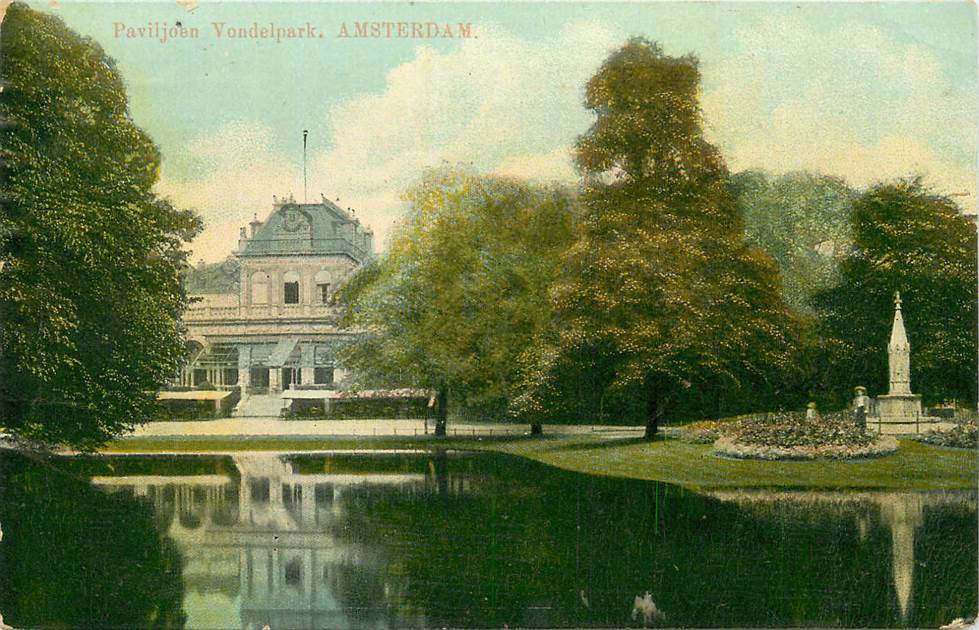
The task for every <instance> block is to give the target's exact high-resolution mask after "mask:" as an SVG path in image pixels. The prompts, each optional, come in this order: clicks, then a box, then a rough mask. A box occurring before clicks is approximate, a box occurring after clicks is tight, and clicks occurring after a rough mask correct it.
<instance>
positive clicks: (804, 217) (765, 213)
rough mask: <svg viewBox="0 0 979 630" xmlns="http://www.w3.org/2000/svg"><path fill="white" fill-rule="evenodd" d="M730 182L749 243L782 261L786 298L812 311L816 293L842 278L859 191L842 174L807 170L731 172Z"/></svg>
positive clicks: (801, 309) (803, 310)
mask: <svg viewBox="0 0 979 630" xmlns="http://www.w3.org/2000/svg"><path fill="white" fill-rule="evenodd" d="M731 187H732V189H733V191H734V194H735V195H736V196H737V201H738V206H739V208H740V210H741V213H742V215H743V216H744V222H745V234H746V236H747V239H748V242H749V243H751V244H753V245H756V246H757V247H760V248H761V249H763V250H764V251H765V252H766V253H767V254H768V255H769V256H771V257H772V258H774V259H775V262H776V263H778V267H779V272H780V274H781V277H782V288H783V293H784V295H785V301H786V303H787V304H788V305H789V306H791V307H792V308H793V309H794V310H796V311H798V312H800V313H804V314H807V315H809V314H811V313H812V312H813V307H812V296H813V295H815V294H816V293H818V292H819V291H821V290H823V289H827V288H829V287H830V286H832V285H834V284H836V281H837V280H838V277H837V267H838V262H839V260H840V258H842V257H843V256H844V255H845V254H846V252H847V251H848V249H849V247H850V220H849V217H850V207H851V206H852V205H853V202H854V200H855V199H856V197H857V193H856V191H854V190H853V189H852V188H850V187H849V186H847V185H846V182H844V181H843V180H841V179H839V178H836V177H830V176H827V175H818V174H815V173H807V172H796V173H787V174H785V175H781V176H778V177H772V176H769V175H767V174H766V173H764V172H761V171H744V172H741V173H738V174H736V175H733V176H732V177H731Z"/></svg>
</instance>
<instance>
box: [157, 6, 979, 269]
mask: <svg viewBox="0 0 979 630" xmlns="http://www.w3.org/2000/svg"><path fill="white" fill-rule="evenodd" d="M625 39H626V37H625V33H622V32H618V31H614V30H611V29H609V28H605V27H603V26H602V25H599V24H595V23H591V22H589V23H576V24H571V25H568V26H567V27H565V28H564V29H563V30H562V31H560V33H558V34H557V35H555V36H554V37H552V38H549V39H542V40H534V41H530V40H527V39H520V38H517V37H514V36H513V35H511V34H509V33H507V32H505V31H502V30H500V29H498V28H492V27H485V28H484V29H483V31H482V32H481V33H480V37H479V38H478V39H472V40H466V41H464V42H462V43H461V44H460V45H459V46H458V47H457V48H455V49H453V50H451V51H439V50H436V49H434V48H432V47H430V46H427V45H419V46H418V47H417V48H416V49H415V54H414V57H413V58H412V59H411V60H409V61H407V62H405V63H403V64H401V65H399V66H397V67H395V68H393V69H391V70H390V71H389V72H388V74H387V76H386V77H385V79H386V80H385V86H384V88H383V89H382V90H381V91H379V92H376V93H371V94H360V95H355V96H352V97H351V98H349V99H347V100H345V101H342V102H341V103H339V104H338V105H336V106H334V107H333V108H332V109H331V110H330V111H329V112H328V114H327V116H326V117H325V120H324V127H326V128H327V129H328V130H329V136H330V142H329V147H330V148H329V149H328V150H326V151H321V152H318V153H315V154H313V155H311V156H310V161H309V191H310V198H311V199H316V198H318V195H319V192H320V191H322V192H324V193H325V194H326V195H328V196H329V197H330V198H332V199H335V198H337V197H339V199H340V201H339V204H340V205H342V206H343V207H348V206H349V207H353V208H354V209H355V210H356V211H357V214H358V216H359V217H360V218H361V220H362V222H364V223H365V224H367V225H370V226H372V227H373V228H374V229H375V233H376V235H377V237H378V239H377V240H378V242H379V243H383V242H384V240H385V238H386V236H387V235H388V233H389V232H390V229H391V227H392V226H393V225H394V224H395V223H396V221H397V220H398V219H399V218H400V217H401V214H402V204H401V201H400V193H401V192H402V191H403V190H404V189H405V188H406V187H408V186H410V185H411V184H412V183H413V182H415V181H417V179H418V178H419V176H420V175H421V173H422V171H423V170H424V169H426V168H429V167H435V166H438V165H440V164H443V163H448V164H457V163H463V164H467V165H469V166H471V167H472V168H474V169H476V170H479V171H482V172H495V173H500V174H505V175H511V176H520V177H526V178H530V179H557V180H565V181H573V180H574V178H575V174H574V170H573V168H572V165H571V159H570V146H571V144H572V143H573V142H574V139H575V136H576V135H577V134H578V133H581V132H583V131H584V130H585V129H587V127H588V125H589V124H590V122H591V115H590V114H589V113H588V112H587V111H586V110H585V109H584V107H583V106H582V97H583V86H584V84H585V82H586V81H587V80H588V78H589V77H590V76H591V75H592V74H593V73H594V71H595V69H596V68H597V67H598V65H599V64H600V63H601V62H602V60H603V59H604V58H605V57H606V56H607V55H608V53H609V51H610V50H612V49H614V48H615V47H616V46H618V45H620V44H621V43H622V42H623V41H624V40H625ZM737 39H738V42H739V46H740V50H741V51H743V52H742V53H740V54H737V55H734V56H729V57H727V58H724V59H722V60H721V61H719V62H713V63H704V64H703V65H702V66H701V69H702V72H703V75H704V99H703V107H704V113H705V120H706V123H707V128H708V137H709V139H710V140H711V141H713V142H715V143H717V144H718V146H719V147H720V149H721V150H722V153H723V154H724V156H725V157H726V159H727V160H728V163H729V166H730V167H731V169H732V171H738V170H742V169H745V168H765V169H768V170H770V171H774V172H783V171H789V170H798V169H811V170H816V171H821V172H825V173H829V174H834V175H838V176H841V177H844V178H846V179H847V180H849V181H850V182H851V183H852V184H854V185H857V186H864V185H867V184H869V183H871V182H873V181H877V180H879V179H885V178H892V177H899V176H906V175H910V174H913V173H921V174H924V175H925V176H926V181H928V182H929V183H931V184H932V185H934V186H936V188H938V189H939V190H940V191H943V192H959V191H968V192H970V193H972V197H966V198H959V200H960V201H963V200H964V201H965V205H967V206H968V207H967V209H970V210H971V209H973V208H974V203H975V173H974V167H973V164H974V162H975V144H974V142H975V135H976V133H975V130H976V123H975V103H974V97H973V95H972V94H971V93H966V92H965V91H963V90H961V89H959V88H958V87H957V86H955V85H953V84H951V82H950V80H949V79H947V78H946V77H945V76H944V75H943V74H942V64H941V63H940V60H939V59H938V58H936V56H935V53H934V52H933V51H931V50H930V49H927V48H924V47H922V46H920V45H917V44H915V43H913V42H911V43H909V42H904V41H896V40H894V39H892V38H889V37H888V36H886V35H884V34H882V33H881V32H880V31H878V30H876V29H875V28H873V27H869V26H866V25H860V24H845V25H843V26H840V27H836V28H833V29H824V30H814V29H813V28H812V27H811V26H809V25H807V24H806V23H804V22H802V21H800V20H797V19H795V18H774V17H769V18H765V19H763V20H761V21H760V22H759V23H756V24H754V25H752V27H751V28H745V29H743V30H741V31H739V32H738V33H737ZM272 133H273V131H272V130H271V129H269V128H267V127H264V126H262V125H261V124H258V123H256V122H254V121H239V122H235V123H232V124H229V125H227V126H225V127H224V128H222V129H219V130H217V131H216V132H215V133H213V134H210V135H209V136H208V137H207V138H202V139H198V140H196V141H194V142H191V143H190V144H189V145H187V147H186V153H187V156H186V157H187V161H189V162H191V163H195V164H197V165H199V172H200V173H201V174H200V176H199V177H196V178H193V179H185V180H177V179H174V178H172V177H168V176H167V171H166V169H164V180H163V182H162V183H161V185H160V189H161V191H163V192H165V193H168V194H170V195H172V197H173V198H174V199H175V201H177V202H178V203H179V204H180V205H184V206H191V207H197V208H199V209H200V210H201V211H202V212H203V214H204V216H205V220H206V223H207V227H206V231H205V233H204V234H203V235H202V236H200V237H199V238H198V240H197V241H196V242H195V243H194V250H195V254H194V257H195V258H198V257H202V258H205V259H207V260H217V259H220V258H223V257H224V256H225V255H227V254H228V253H229V252H230V251H231V250H232V249H234V246H235V244H236V242H237V237H238V226H240V225H243V224H244V223H246V222H247V221H248V220H249V219H250V218H251V214H252V213H253V212H258V213H259V215H260V216H262V215H264V214H266V213H267V212H268V211H269V210H270V209H271V197H272V195H273V194H285V193H288V192H290V191H292V192H295V193H296V196H297V197H299V196H300V195H299V193H300V192H301V190H302V181H301V174H300V173H301V170H300V166H299V165H298V164H296V163H295V157H294V156H286V155H283V154H280V153H277V152H275V151H274V150H273V149H272V148H271V146H272V142H271V138H272Z"/></svg>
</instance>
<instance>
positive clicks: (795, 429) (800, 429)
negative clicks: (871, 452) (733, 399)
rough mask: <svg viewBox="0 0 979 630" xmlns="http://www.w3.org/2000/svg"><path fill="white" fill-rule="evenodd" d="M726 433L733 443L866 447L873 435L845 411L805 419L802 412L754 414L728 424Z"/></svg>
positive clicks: (872, 439) (780, 445)
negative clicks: (815, 418)
mask: <svg viewBox="0 0 979 630" xmlns="http://www.w3.org/2000/svg"><path fill="white" fill-rule="evenodd" d="M725 433H726V434H727V435H728V436H730V437H731V438H732V439H733V440H734V441H735V442H738V443H741V444H752V445H757V446H777V447H796V446H813V447H816V446H867V445H869V444H871V443H872V442H873V441H874V439H875V437H876V435H875V434H874V433H871V432H868V431H866V430H864V429H860V428H858V427H857V426H856V424H855V423H854V421H853V418H852V417H851V416H850V414H849V413H848V412H845V411H843V412H837V413H833V414H827V415H825V416H823V417H821V418H819V419H817V420H806V415H805V412H779V413H773V414H768V415H767V416H755V417H754V418H752V419H746V420H741V421H739V422H737V423H734V424H732V425H731V428H730V429H728V430H726V431H725Z"/></svg>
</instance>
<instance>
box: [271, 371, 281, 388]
mask: <svg viewBox="0 0 979 630" xmlns="http://www.w3.org/2000/svg"><path fill="white" fill-rule="evenodd" d="M281 391H282V368H281V367H270V368H269V392H281Z"/></svg>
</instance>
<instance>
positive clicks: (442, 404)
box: [435, 386, 449, 437]
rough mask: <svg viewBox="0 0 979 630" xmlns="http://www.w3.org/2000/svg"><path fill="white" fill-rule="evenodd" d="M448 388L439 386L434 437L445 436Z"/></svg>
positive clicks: (447, 416) (447, 413) (447, 415)
mask: <svg viewBox="0 0 979 630" xmlns="http://www.w3.org/2000/svg"><path fill="white" fill-rule="evenodd" d="M448 407H449V390H448V388H446V387H445V386H442V387H440V388H439V391H438V403H437V408H436V410H435V437H445V425H446V424H447V423H448V421H449V408H448Z"/></svg>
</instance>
